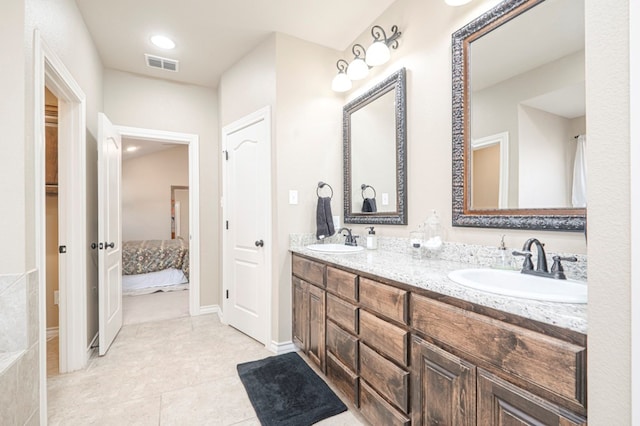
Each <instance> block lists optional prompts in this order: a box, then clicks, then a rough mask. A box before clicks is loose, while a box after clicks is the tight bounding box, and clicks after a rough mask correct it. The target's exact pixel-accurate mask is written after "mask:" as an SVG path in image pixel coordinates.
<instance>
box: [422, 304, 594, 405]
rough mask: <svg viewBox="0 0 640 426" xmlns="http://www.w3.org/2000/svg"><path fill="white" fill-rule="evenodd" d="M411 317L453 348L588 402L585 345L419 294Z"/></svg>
mask: <svg viewBox="0 0 640 426" xmlns="http://www.w3.org/2000/svg"><path fill="white" fill-rule="evenodd" d="M411 323H412V325H413V327H414V328H415V329H416V330H417V331H419V332H421V333H424V334H426V335H428V336H430V337H432V338H434V339H436V340H438V341H440V342H442V343H444V344H446V345H448V346H450V347H452V348H455V349H457V350H459V351H462V352H464V353H467V354H469V355H471V356H472V357H475V358H479V359H481V360H482V361H484V362H487V363H489V364H492V365H494V366H495V367H497V368H499V369H501V370H503V371H505V372H507V373H509V374H511V375H512V376H515V377H519V378H521V379H524V380H526V381H527V382H530V383H533V384H535V385H538V386H540V387H542V388H544V389H546V390H548V391H550V392H552V393H555V394H557V395H560V396H562V397H564V398H566V399H568V400H569V401H572V402H575V403H578V404H579V405H580V406H582V407H584V406H585V402H586V386H585V385H586V349H585V348H584V347H581V346H578V345H575V344H572V343H569V342H565V341H563V340H560V339H556V338H554V337H550V336H547V335H544V334H541V333H536V332H534V331H531V330H528V329H525V328H522V327H518V326H516V325H513V324H509V323H505V322H502V321H498V320H495V319H493V318H489V317H485V316H484V315H480V314H476V313H473V312H470V311H466V310H464V309H460V308H457V307H455V306H451V305H447V304H445V303H442V302H438V301H436V300H432V299H429V298H426V297H423V296H418V295H413V297H412V299H411Z"/></svg>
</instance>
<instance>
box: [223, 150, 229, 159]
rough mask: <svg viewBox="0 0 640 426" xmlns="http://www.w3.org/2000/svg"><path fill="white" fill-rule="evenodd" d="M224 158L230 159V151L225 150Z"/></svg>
mask: <svg viewBox="0 0 640 426" xmlns="http://www.w3.org/2000/svg"><path fill="white" fill-rule="evenodd" d="M224 159H225V160H227V161H229V151H224Z"/></svg>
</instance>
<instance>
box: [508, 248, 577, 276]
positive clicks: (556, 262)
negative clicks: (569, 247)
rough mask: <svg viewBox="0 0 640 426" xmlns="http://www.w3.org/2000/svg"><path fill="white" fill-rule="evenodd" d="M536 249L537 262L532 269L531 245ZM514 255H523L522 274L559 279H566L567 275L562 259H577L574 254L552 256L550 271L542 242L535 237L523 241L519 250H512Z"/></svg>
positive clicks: (572, 260)
mask: <svg viewBox="0 0 640 426" xmlns="http://www.w3.org/2000/svg"><path fill="white" fill-rule="evenodd" d="M534 244H535V246H536V249H537V262H536V269H533V262H532V261H531V256H533V253H532V252H531V246H532V245H534ZM513 255H514V256H523V257H524V262H523V263H522V270H521V271H520V272H522V273H523V274H531V275H538V276H540V277H548V278H555V279H559V280H566V279H567V276H566V275H565V273H564V268H563V267H562V263H561V261H562V260H566V261H567V262H577V261H578V259H577V258H576V257H575V256H569V257H561V256H553V265H552V266H551V271H549V270H548V269H547V254H546V253H545V251H544V244H542V243H541V242H540V241H539V240H538V239H537V238H529V239H528V240H527V241H525V243H524V245H523V246H522V250H521V251H514V252H513Z"/></svg>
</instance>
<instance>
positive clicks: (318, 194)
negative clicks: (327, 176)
mask: <svg viewBox="0 0 640 426" xmlns="http://www.w3.org/2000/svg"><path fill="white" fill-rule="evenodd" d="M325 186H328V187H329V190H331V195H329V198H333V188H332V187H331V185H329V184H328V183H326V182H322V181H320V182H318V187H317V188H316V195H317V196H318V198H320V188H324V187H325Z"/></svg>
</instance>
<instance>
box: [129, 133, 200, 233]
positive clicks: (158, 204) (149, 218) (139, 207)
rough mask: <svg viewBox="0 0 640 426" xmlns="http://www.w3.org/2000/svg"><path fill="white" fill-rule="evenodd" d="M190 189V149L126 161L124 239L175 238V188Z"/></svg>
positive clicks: (155, 153) (179, 148)
mask: <svg viewBox="0 0 640 426" xmlns="http://www.w3.org/2000/svg"><path fill="white" fill-rule="evenodd" d="M172 185H173V186H189V147H188V146H187V145H178V146H176V147H174V148H170V149H165V150H162V151H159V152H154V153H152V154H149V155H144V156H141V157H135V158H132V159H130V160H125V161H123V162H122V240H123V241H129V240H167V239H171V186H172Z"/></svg>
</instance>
